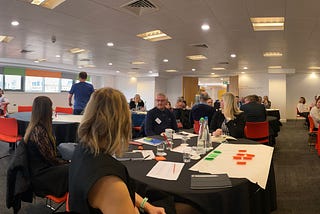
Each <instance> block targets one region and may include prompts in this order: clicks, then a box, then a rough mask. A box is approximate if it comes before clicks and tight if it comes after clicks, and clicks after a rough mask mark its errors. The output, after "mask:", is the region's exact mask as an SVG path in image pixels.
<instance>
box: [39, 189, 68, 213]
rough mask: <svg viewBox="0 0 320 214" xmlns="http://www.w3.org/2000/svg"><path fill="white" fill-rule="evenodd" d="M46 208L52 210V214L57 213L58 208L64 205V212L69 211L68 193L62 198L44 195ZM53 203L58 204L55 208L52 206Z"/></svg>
mask: <svg viewBox="0 0 320 214" xmlns="http://www.w3.org/2000/svg"><path fill="white" fill-rule="evenodd" d="M45 198H46V206H47V207H48V208H50V209H51V210H53V211H54V212H56V211H58V210H59V209H60V207H61V206H62V205H63V204H65V203H66V211H69V204H68V201H69V193H68V192H67V193H66V194H65V195H64V196H62V197H56V196H53V195H46V197H45ZM53 202H54V203H56V204H58V206H57V207H54V206H53Z"/></svg>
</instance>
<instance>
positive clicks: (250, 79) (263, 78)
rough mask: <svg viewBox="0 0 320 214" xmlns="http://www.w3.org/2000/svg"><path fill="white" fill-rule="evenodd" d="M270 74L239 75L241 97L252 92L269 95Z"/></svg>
mask: <svg viewBox="0 0 320 214" xmlns="http://www.w3.org/2000/svg"><path fill="white" fill-rule="evenodd" d="M268 93H269V81H268V74H241V75H239V97H245V96H247V95H250V94H256V95H258V96H262V97H263V96H265V95H267V96H268ZM271 101H272V100H271Z"/></svg>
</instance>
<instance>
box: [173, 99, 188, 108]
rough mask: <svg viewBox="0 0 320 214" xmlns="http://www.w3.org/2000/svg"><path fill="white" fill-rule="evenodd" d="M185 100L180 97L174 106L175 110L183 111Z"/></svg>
mask: <svg viewBox="0 0 320 214" xmlns="http://www.w3.org/2000/svg"><path fill="white" fill-rule="evenodd" d="M183 101H184V100H183V98H182V97H178V99H177V102H176V104H175V106H174V108H175V109H183V108H184V105H185V104H184V102H183Z"/></svg>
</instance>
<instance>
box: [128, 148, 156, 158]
mask: <svg viewBox="0 0 320 214" xmlns="http://www.w3.org/2000/svg"><path fill="white" fill-rule="evenodd" d="M132 151H133V152H141V153H142V155H143V158H145V160H152V159H154V158H155V155H154V153H153V151H152V150H132ZM146 157H147V158H146Z"/></svg>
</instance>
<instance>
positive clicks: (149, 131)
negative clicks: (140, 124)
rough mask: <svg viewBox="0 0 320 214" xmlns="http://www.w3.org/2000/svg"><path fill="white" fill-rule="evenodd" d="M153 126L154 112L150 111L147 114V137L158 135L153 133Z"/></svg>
mask: <svg viewBox="0 0 320 214" xmlns="http://www.w3.org/2000/svg"><path fill="white" fill-rule="evenodd" d="M152 124H153V115H152V112H151V111H149V112H148V113H147V116H146V122H145V126H144V132H145V134H146V135H147V136H152V135H156V133H155V132H154V131H153V127H152Z"/></svg>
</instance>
